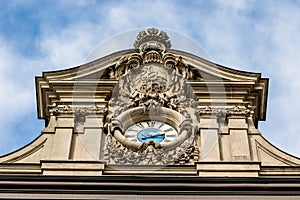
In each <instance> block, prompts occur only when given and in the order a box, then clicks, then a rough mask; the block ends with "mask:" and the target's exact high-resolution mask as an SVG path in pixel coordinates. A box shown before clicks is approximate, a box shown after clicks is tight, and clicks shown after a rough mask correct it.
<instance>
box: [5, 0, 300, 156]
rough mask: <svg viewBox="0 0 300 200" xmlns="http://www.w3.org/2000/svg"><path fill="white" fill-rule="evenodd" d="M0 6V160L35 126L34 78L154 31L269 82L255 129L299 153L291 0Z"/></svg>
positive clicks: (60, 1)
mask: <svg viewBox="0 0 300 200" xmlns="http://www.w3.org/2000/svg"><path fill="white" fill-rule="evenodd" d="M0 7H1V11H0V88H1V94H2V96H1V99H0V101H1V102H0V103H1V104H0V112H1V113H2V114H1V115H0V130H1V132H0V154H1V155H2V154H5V153H9V152H11V151H13V150H16V149H18V148H20V147H22V146H24V145H26V144H28V143H29V142H31V141H32V140H33V139H35V138H36V137H37V136H38V135H39V134H40V132H41V130H42V129H43V126H44V122H43V121H42V120H38V119H37V115H36V101H35V83H34V77H35V76H40V75H41V74H42V72H43V71H50V70H58V69H65V68H69V67H74V66H77V65H79V64H82V63H84V62H85V60H86V58H87V57H88V55H89V53H90V52H91V51H92V50H93V49H94V48H95V47H96V46H97V45H98V44H99V43H101V42H103V41H105V40H107V39H108V38H110V37H112V36H114V35H117V34H119V33H122V32H124V31H128V30H132V29H145V28H148V27H161V28H167V29H172V30H175V31H178V32H180V33H183V34H185V35H187V36H189V37H190V38H192V39H193V40H195V41H196V42H197V43H199V44H200V45H201V46H202V47H203V48H204V49H205V51H206V52H207V54H208V55H209V56H210V58H211V60H212V61H214V62H216V63H218V64H221V65H224V66H228V67H231V68H234V69H239V70H244V71H252V72H261V73H262V76H263V77H268V78H270V87H269V99H268V110H267V121H266V122H260V124H259V128H260V130H261V132H262V134H263V136H264V137H266V138H267V139H268V140H269V141H270V142H271V143H273V144H274V145H276V146H277V147H279V148H281V149H283V150H284V151H287V152H288V153H291V154H294V155H296V156H298V157H299V156H300V148H299V147H298V146H299V144H300V136H299V133H300V128H299V127H298V124H299V119H300V104H299V99H300V98H299V97H300V93H299V91H300V89H299V88H300V78H299V74H300V20H299V19H300V3H299V1H296V0H295V1H292V0H285V1H280V0H278V1H276V0H212V1H206V0H198V1H196V0H194V1H186V0H185V1H183V0H182V1H176V0H173V1H168V0H164V1H163V0H156V1H155V0H154V1H151V2H150V1H149V2H148V1H137V0H136V1H129V0H128V1H92V0H91V1H87V0H77V1H76V0H74V1H73V0H72V1H71V0H69V1H67V0H57V1H50V0H49V1H46V0H42V1H33V0H32V1H30V0H27V1H21V0H11V1H4V0H3V1H0ZM128 48H131V47H130V46H129V47H128Z"/></svg>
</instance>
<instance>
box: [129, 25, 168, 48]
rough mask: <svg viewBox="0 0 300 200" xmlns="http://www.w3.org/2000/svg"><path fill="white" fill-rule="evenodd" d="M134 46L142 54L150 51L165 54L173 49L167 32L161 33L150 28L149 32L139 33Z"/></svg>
mask: <svg viewBox="0 0 300 200" xmlns="http://www.w3.org/2000/svg"><path fill="white" fill-rule="evenodd" d="M133 46H134V48H136V49H140V51H142V52H146V51H149V50H156V51H160V52H163V51H165V50H166V49H170V48H171V41H170V40H169V36H168V35H167V33H166V32H164V31H159V30H158V29H156V28H149V29H147V31H141V32H139V33H138V35H137V37H136V40H135V42H134V45H133Z"/></svg>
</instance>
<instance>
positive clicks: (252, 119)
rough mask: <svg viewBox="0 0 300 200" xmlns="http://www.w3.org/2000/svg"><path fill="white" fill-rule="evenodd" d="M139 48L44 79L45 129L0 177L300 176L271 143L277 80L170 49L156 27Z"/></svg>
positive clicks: (40, 95) (7, 159)
mask: <svg viewBox="0 0 300 200" xmlns="http://www.w3.org/2000/svg"><path fill="white" fill-rule="evenodd" d="M134 46H135V49H129V50H124V51H120V52H116V53H113V54H111V55H108V56H105V57H103V58H99V59H98V60H95V61H92V62H90V63H87V64H83V65H81V66H78V67H75V68H71V69H66V70H61V71H54V72H45V73H43V75H42V76H41V77H36V90H37V104H38V117H39V118H41V119H44V120H45V121H46V127H45V129H44V130H43V131H42V134H41V136H40V137H39V138H37V139H36V140H35V141H34V142H32V143H31V144H29V145H27V146H26V147H24V148H21V149H20V150H18V151H16V152H13V153H11V154H9V155H6V156H3V157H1V158H0V163H1V164H0V169H1V171H0V173H6V174H14V173H21V174H43V175H72V176H73V175H86V176H91V175H93V176H102V175H168V176H170V175H175V176H183V175H189V176H230V177H236V176H245V177H258V176H275V175H276V176H278V175H283V176H286V175H298V176H299V175H300V166H299V165H300V160H299V159H298V158H295V157H293V156H291V155H288V154H286V153H284V152H282V151H280V150H278V149H277V148H276V147H274V146H272V145H271V144H270V143H268V142H267V141H266V140H265V139H264V138H263V137H262V135H261V133H260V131H259V130H258V122H259V121H261V120H265V117H266V103H267V93H268V79H266V78H262V77H261V74H259V73H251V72H243V71H237V70H234V69H230V68H227V67H224V66H221V65H218V64H215V63H213V62H210V61H208V60H205V59H202V58H200V57H197V56H195V55H192V54H189V53H187V52H182V51H178V50H174V49H171V43H170V40H169V38H168V36H167V35H166V33H164V32H162V31H161V32H159V31H158V30H157V29H148V30H147V31H144V32H141V33H139V34H138V36H137V40H136V42H135V43H134Z"/></svg>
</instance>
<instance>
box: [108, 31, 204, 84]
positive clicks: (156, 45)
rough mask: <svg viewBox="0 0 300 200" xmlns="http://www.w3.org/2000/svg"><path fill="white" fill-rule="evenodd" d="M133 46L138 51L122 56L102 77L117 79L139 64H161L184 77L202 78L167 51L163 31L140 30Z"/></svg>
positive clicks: (168, 44)
mask: <svg viewBox="0 0 300 200" xmlns="http://www.w3.org/2000/svg"><path fill="white" fill-rule="evenodd" d="M134 47H135V48H137V49H139V53H132V54H129V55H124V56H122V57H121V58H120V59H119V60H118V61H117V62H116V64H115V65H114V66H111V67H109V68H108V70H107V71H106V72H105V73H104V75H103V77H108V78H110V79H116V80H119V79H120V77H121V76H123V75H126V74H127V73H128V72H129V71H130V70H132V69H134V68H137V67H139V66H140V65H141V64H143V65H146V64H163V65H165V66H166V67H167V68H170V69H172V70H174V71H175V72H176V74H180V75H181V76H182V77H183V78H184V79H188V80H191V79H194V78H195V77H197V79H202V76H201V74H200V73H199V71H198V70H197V69H196V68H195V67H192V66H190V65H188V64H187V63H186V62H185V61H184V58H183V57H181V56H178V57H176V56H174V55H173V54H171V53H168V52H167V51H166V50H168V49H169V48H170V47H171V43H170V40H169V37H168V35H167V34H166V33H165V32H163V31H160V32H159V31H158V30H157V29H154V28H151V29H148V30H147V31H141V32H140V33H139V34H138V36H137V39H136V41H135V43H134Z"/></svg>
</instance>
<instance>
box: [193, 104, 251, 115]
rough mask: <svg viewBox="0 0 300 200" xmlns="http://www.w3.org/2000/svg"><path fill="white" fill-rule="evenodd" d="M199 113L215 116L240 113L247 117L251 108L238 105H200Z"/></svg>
mask: <svg viewBox="0 0 300 200" xmlns="http://www.w3.org/2000/svg"><path fill="white" fill-rule="evenodd" d="M199 111H200V114H202V115H203V114H210V115H217V116H226V117H228V116H230V115H241V116H245V117H248V116H249V115H250V113H251V110H250V109H249V108H247V107H242V108H241V107H239V106H234V107H231V108H220V107H210V106H206V107H204V108H203V107H202V108H199Z"/></svg>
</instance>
